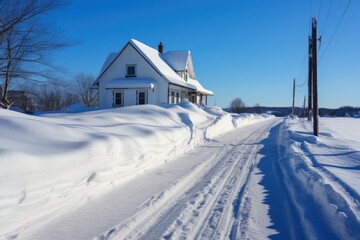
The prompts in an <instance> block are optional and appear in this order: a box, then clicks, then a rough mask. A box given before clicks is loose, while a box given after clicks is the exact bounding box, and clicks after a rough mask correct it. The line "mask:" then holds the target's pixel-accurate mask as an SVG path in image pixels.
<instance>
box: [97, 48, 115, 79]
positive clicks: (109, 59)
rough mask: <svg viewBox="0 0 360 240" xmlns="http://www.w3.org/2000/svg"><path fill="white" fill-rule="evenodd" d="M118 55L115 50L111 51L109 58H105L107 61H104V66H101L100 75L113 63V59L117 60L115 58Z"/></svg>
mask: <svg viewBox="0 0 360 240" xmlns="http://www.w3.org/2000/svg"><path fill="white" fill-rule="evenodd" d="M117 55H118V53H117V52H113V53H110V54H109V55H108V56H107V58H106V60H105V62H104V64H103V66H102V67H101V71H100V73H99V76H100V75H101V74H102V73H103V72H104V71H105V69H106V68H107V67H108V66H109V65H110V64H111V63H112V61H114V60H115V58H116V56H117Z"/></svg>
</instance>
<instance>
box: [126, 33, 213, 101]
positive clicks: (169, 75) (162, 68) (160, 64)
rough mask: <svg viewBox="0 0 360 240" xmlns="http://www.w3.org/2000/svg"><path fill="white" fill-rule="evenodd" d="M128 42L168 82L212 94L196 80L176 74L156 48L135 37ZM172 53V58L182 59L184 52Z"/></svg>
mask: <svg viewBox="0 0 360 240" xmlns="http://www.w3.org/2000/svg"><path fill="white" fill-rule="evenodd" d="M129 42H130V44H132V46H134V47H135V48H136V49H137V50H138V51H139V52H142V53H143V56H144V57H146V58H147V60H148V61H149V62H150V63H152V64H153V67H154V68H155V69H156V70H157V71H158V72H159V73H161V74H163V76H164V77H165V78H166V79H168V80H169V82H171V83H173V84H177V85H180V86H184V87H188V88H191V89H194V90H197V91H199V92H201V93H204V94H209V95H213V92H212V91H209V90H207V89H205V88H204V87H203V86H201V84H200V83H199V82H198V81H197V80H194V79H192V81H188V82H186V81H185V80H184V79H182V78H181V77H180V76H179V75H177V74H176V72H175V71H174V69H173V68H171V66H170V65H169V64H168V63H166V62H165V61H164V60H163V59H162V57H161V56H162V55H161V54H159V52H158V51H157V50H156V49H154V48H151V47H149V46H147V45H145V44H143V43H141V42H139V41H137V40H135V39H131V40H130V41H129ZM180 52H182V51H180ZM183 52H186V53H187V54H189V53H190V52H189V51H183ZM173 53H174V54H173V56H178V58H174V59H175V60H181V59H182V60H184V54H176V52H173ZM171 55H172V54H170V55H169V56H171Z"/></svg>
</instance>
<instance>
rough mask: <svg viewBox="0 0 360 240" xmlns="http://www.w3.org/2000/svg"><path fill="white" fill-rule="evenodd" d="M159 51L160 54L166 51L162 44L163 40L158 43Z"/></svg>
mask: <svg viewBox="0 0 360 240" xmlns="http://www.w3.org/2000/svg"><path fill="white" fill-rule="evenodd" d="M158 51H159V53H160V54H163V53H164V45H163V44H162V42H160V43H159V45H158Z"/></svg>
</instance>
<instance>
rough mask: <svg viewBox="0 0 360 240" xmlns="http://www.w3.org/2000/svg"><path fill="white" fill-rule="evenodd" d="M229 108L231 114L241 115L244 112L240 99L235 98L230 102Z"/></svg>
mask: <svg viewBox="0 0 360 240" xmlns="http://www.w3.org/2000/svg"><path fill="white" fill-rule="evenodd" d="M230 108H231V112H233V113H241V112H244V109H245V103H244V102H243V100H241V98H235V99H234V100H232V101H231V104H230Z"/></svg>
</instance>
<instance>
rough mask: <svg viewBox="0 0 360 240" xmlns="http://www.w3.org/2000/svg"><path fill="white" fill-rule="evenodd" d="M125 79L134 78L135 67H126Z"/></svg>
mask: <svg viewBox="0 0 360 240" xmlns="http://www.w3.org/2000/svg"><path fill="white" fill-rule="evenodd" d="M126 77H136V65H126Z"/></svg>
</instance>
